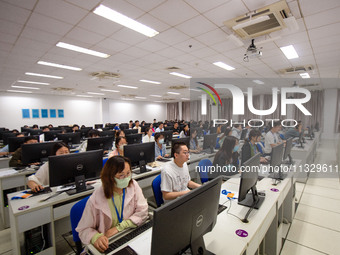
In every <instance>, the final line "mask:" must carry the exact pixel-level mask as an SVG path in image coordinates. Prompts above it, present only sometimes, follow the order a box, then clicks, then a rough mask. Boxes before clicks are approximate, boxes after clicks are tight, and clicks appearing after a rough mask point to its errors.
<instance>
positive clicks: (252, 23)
mask: <svg viewBox="0 0 340 255" xmlns="http://www.w3.org/2000/svg"><path fill="white" fill-rule="evenodd" d="M269 19H270V18H269V16H268V15H264V16H260V17H258V18H255V19H252V17H251V16H250V19H249V20H248V21H245V22H242V23H239V24H237V25H235V26H233V29H234V30H237V29H241V28H244V27H248V26H250V25H254V24H257V23H260V22H263V21H266V20H269Z"/></svg>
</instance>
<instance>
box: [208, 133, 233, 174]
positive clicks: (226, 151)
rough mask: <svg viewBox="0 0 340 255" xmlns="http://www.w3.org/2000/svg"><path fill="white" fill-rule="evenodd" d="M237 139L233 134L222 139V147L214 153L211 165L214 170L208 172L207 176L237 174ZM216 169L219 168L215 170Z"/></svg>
mask: <svg viewBox="0 0 340 255" xmlns="http://www.w3.org/2000/svg"><path fill="white" fill-rule="evenodd" d="M238 148H239V145H238V139H237V138H236V137H235V136H227V137H226V138H225V139H224V142H223V144H222V147H221V148H220V149H219V151H218V152H217V153H216V155H215V158H214V161H213V166H215V170H216V171H215V172H210V173H209V178H216V177H218V176H220V175H225V176H231V175H234V174H237V171H236V169H237V166H238V162H237V161H238V156H239V154H238V152H237V151H238ZM217 169H220V170H221V171H220V170H219V171H217Z"/></svg>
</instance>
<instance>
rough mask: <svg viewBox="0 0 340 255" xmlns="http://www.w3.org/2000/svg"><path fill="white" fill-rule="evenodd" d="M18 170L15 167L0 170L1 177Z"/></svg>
mask: <svg viewBox="0 0 340 255" xmlns="http://www.w3.org/2000/svg"><path fill="white" fill-rule="evenodd" d="M16 173H17V171H16V170H14V169H9V170H5V171H0V177H2V176H6V175H13V174H16Z"/></svg>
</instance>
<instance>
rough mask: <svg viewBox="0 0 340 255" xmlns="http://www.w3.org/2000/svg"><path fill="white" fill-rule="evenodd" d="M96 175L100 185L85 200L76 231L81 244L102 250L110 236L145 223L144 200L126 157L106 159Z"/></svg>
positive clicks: (145, 206)
mask: <svg viewBox="0 0 340 255" xmlns="http://www.w3.org/2000/svg"><path fill="white" fill-rule="evenodd" d="M100 178H101V181H102V185H101V186H100V187H99V188H97V189H96V190H95V191H94V192H93V194H92V195H91V197H90V198H89V200H88V201H87V203H86V206H85V209H84V212H83V215H82V217H81V219H80V221H79V223H78V227H77V228H76V231H77V232H78V233H79V238H80V240H81V241H82V243H84V244H90V243H91V244H93V245H94V247H96V249H97V250H98V251H100V252H104V251H105V250H107V248H108V247H109V238H110V237H111V236H114V235H115V234H117V233H118V232H121V231H123V230H124V229H127V228H135V227H137V226H140V225H141V224H143V222H145V220H146V219H147V217H148V203H147V201H146V199H145V197H144V195H143V192H142V189H141V188H140V187H139V185H138V183H137V182H136V181H135V180H133V179H131V162H130V160H129V159H128V158H126V157H123V156H116V157H112V158H109V159H108V161H107V162H106V164H105V166H104V167H103V170H102V172H101V174H100Z"/></svg>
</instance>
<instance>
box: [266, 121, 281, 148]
mask: <svg viewBox="0 0 340 255" xmlns="http://www.w3.org/2000/svg"><path fill="white" fill-rule="evenodd" d="M280 130H281V122H280V121H276V122H274V123H273V127H272V128H271V129H270V130H269V131H268V133H267V134H266V136H265V138H264V153H265V154H270V153H271V152H272V148H273V147H275V146H277V145H279V144H280V143H282V140H281V138H280V136H279V133H278V132H279V131H280Z"/></svg>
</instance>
